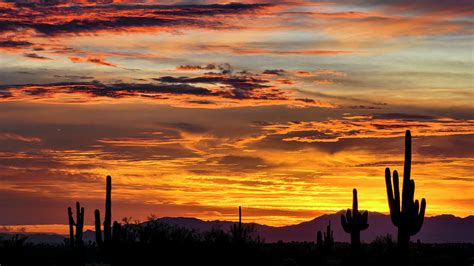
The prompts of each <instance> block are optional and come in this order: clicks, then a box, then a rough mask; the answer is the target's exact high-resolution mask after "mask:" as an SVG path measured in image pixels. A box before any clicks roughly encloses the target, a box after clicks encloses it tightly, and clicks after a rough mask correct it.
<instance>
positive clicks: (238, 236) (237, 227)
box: [231, 206, 244, 244]
mask: <svg viewBox="0 0 474 266" xmlns="http://www.w3.org/2000/svg"><path fill="white" fill-rule="evenodd" d="M243 231H244V230H243V227H242V207H241V206H239V223H238V224H234V225H233V226H232V227H231V233H232V238H233V239H234V241H235V242H236V243H239V244H240V243H242V242H243V241H244V232H243Z"/></svg>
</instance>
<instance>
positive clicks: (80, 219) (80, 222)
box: [76, 202, 84, 247]
mask: <svg viewBox="0 0 474 266" xmlns="http://www.w3.org/2000/svg"><path fill="white" fill-rule="evenodd" d="M76 215H77V219H76V224H77V225H76V245H77V246H78V247H81V246H82V243H83V242H82V233H83V228H84V207H82V208H81V203H80V202H76Z"/></svg>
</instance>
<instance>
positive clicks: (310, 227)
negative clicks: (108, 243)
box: [0, 211, 474, 244]
mask: <svg viewBox="0 0 474 266" xmlns="http://www.w3.org/2000/svg"><path fill="white" fill-rule="evenodd" d="M342 213H343V211H340V212H338V213H335V214H325V215H322V216H320V217H317V218H315V219H313V220H311V221H307V222H303V223H300V224H295V225H289V226H282V227H274V226H268V225H261V224H255V228H256V230H257V234H258V235H260V237H262V238H263V239H264V240H265V242H267V243H272V242H278V241H280V240H281V241H283V242H291V241H315V239H316V233H317V231H318V230H324V229H325V228H326V225H327V224H328V223H329V221H331V223H332V224H333V230H334V238H335V241H337V242H350V235H349V234H347V233H345V232H344V231H343V229H342V227H341V225H340V219H341V218H340V216H341V214H342ZM158 221H160V222H163V223H167V224H174V225H177V226H180V227H185V228H188V229H194V230H196V231H199V232H205V231H209V230H211V229H212V228H221V229H223V230H230V228H231V226H232V225H233V224H234V222H230V221H218V220H217V221H203V220H200V219H196V218H185V217H163V218H159V219H158ZM369 225H370V226H369V228H368V229H367V230H365V231H363V232H362V233H361V240H362V241H363V242H366V243H367V242H371V241H373V240H374V239H375V238H376V237H377V236H384V235H386V234H391V235H392V236H393V238H394V239H396V232H397V230H396V227H394V226H393V225H392V223H391V221H390V216H388V215H385V214H381V213H376V212H371V213H370V214H369ZM0 235H1V234H0ZM25 235H28V241H30V242H33V243H40V242H47V243H53V244H59V243H62V242H63V241H64V236H60V235H54V234H28V233H25ZM417 239H420V240H421V241H422V242H424V243H474V216H472V215H471V216H468V217H466V218H460V217H456V216H454V215H438V216H433V217H425V222H424V224H423V227H422V229H421V231H420V233H418V234H417V235H415V236H414V237H413V238H412V241H416V240H417ZM84 241H86V242H89V241H95V232H94V231H91V230H87V231H85V232H84Z"/></svg>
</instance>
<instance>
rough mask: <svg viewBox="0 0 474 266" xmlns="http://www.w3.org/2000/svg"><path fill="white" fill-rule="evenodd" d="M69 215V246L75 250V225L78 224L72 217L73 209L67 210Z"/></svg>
mask: <svg viewBox="0 0 474 266" xmlns="http://www.w3.org/2000/svg"><path fill="white" fill-rule="evenodd" d="M67 214H68V219H69V245H71V247H72V248H74V225H76V223H75V222H74V217H73V216H72V209H71V207H68V208H67Z"/></svg>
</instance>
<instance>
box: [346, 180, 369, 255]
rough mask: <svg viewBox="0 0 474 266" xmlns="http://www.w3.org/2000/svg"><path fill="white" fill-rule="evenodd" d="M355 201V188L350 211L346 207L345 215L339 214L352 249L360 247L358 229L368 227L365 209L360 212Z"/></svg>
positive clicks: (355, 249)
mask: <svg viewBox="0 0 474 266" xmlns="http://www.w3.org/2000/svg"><path fill="white" fill-rule="evenodd" d="M358 205H359V204H358V202H357V189H355V188H354V189H353V190H352V211H351V210H350V209H347V212H346V215H345V216H344V215H341V225H342V228H343V229H344V231H345V232H346V233H348V234H351V247H352V250H353V251H357V250H358V249H359V248H360V231H363V230H365V229H367V228H368V227H369V224H367V219H368V215H369V213H368V212H367V211H365V212H363V213H360V212H359V208H358Z"/></svg>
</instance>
